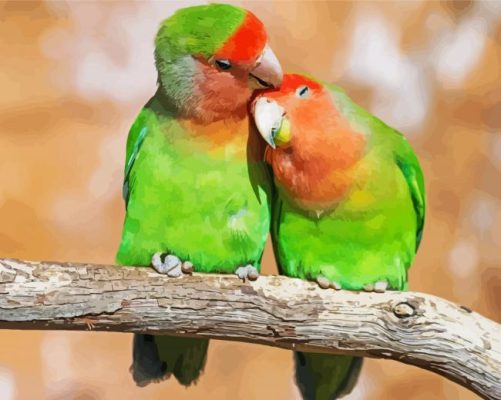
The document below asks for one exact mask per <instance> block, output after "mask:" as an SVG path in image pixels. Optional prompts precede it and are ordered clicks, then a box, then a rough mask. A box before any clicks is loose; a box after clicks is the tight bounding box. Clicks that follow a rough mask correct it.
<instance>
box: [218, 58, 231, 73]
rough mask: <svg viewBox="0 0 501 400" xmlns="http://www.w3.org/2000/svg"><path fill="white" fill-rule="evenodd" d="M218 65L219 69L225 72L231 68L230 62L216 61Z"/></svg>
mask: <svg viewBox="0 0 501 400" xmlns="http://www.w3.org/2000/svg"><path fill="white" fill-rule="evenodd" d="M216 65H217V67H218V68H219V69H222V70H223V71H227V70H229V69H230V68H231V62H230V60H216Z"/></svg>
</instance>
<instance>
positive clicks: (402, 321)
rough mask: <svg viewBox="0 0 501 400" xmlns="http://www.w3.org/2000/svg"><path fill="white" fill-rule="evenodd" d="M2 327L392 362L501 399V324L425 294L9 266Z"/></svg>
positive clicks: (275, 280)
mask: <svg viewBox="0 0 501 400" xmlns="http://www.w3.org/2000/svg"><path fill="white" fill-rule="evenodd" d="M0 328H1V329H53V330H56V329H64V330H86V329H92V330H98V331H116V332H148V333H152V334H168V335H183V336H192V337H206V338H212V339H221V340H237V341H242V342H249V343H258V344H266V345H270V346H276V347H281V348H285V349H294V350H301V351H306V352H328V353H334V354H350V355H358V356H364V357H374V358H389V359H393V360H397V361H401V362H404V363H407V364H411V365H415V366H418V367H421V368H424V369H427V370H430V371H434V372H436V373H438V374H440V375H443V376H445V377H446V378H448V379H451V380H453V381H455V382H457V383H459V384H461V385H463V386H465V387H467V388H468V389H470V390H472V391H473V392H475V393H477V394H478V395H479V396H481V397H483V398H486V399H501V326H500V325H499V324H497V323H495V322H493V321H490V320H488V319H486V318H484V317H482V316H481V315H479V314H477V313H475V312H472V311H471V310H469V309H468V308H466V307H463V306H458V305H455V304H452V303H450V302H448V301H446V300H443V299H440V298H438V297H435V296H431V295H427V294H422V293H413V292H387V293H382V294H379V293H377V294H376V293H358V292H347V291H334V290H333V289H327V290H323V289H320V288H318V287H317V285H315V284H313V283H309V282H305V281H301V280H299V279H291V278H286V277H277V276H268V277H260V278H259V279H258V280H257V281H256V282H245V283H244V282H242V281H240V280H239V279H238V278H236V277H233V276H224V275H202V274H194V275H192V276H184V277H182V278H176V279H172V278H166V277H165V276H162V275H159V274H157V273H156V272H155V271H154V270H152V269H150V268H137V267H136V268H134V267H117V266H99V265H88V264H73V263H56V262H27V261H18V260H9V259H0Z"/></svg>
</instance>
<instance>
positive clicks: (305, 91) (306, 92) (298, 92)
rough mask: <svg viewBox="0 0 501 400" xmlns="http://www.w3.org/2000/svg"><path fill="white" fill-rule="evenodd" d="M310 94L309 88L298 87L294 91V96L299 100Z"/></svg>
mask: <svg viewBox="0 0 501 400" xmlns="http://www.w3.org/2000/svg"><path fill="white" fill-rule="evenodd" d="M309 94H310V88H309V87H308V86H299V87H298V88H297V89H296V96H297V97H301V98H306V97H308V95H309Z"/></svg>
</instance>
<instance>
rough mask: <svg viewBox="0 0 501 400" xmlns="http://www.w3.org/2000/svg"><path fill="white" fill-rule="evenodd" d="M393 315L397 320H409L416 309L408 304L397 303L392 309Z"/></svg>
mask: <svg viewBox="0 0 501 400" xmlns="http://www.w3.org/2000/svg"><path fill="white" fill-rule="evenodd" d="M393 313H394V314H395V315H396V316H397V317H398V318H409V317H412V316H414V315H415V314H416V309H415V308H414V307H413V306H412V305H410V304H409V303H405V302H404V303H398V304H397V305H396V306H395V307H394V308H393Z"/></svg>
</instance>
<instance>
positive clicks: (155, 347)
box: [131, 334, 209, 386]
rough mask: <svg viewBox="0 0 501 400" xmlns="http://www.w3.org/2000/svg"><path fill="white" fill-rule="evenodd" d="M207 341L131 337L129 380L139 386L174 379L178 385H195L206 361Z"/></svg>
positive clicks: (147, 336) (160, 337) (138, 335)
mask: <svg viewBox="0 0 501 400" xmlns="http://www.w3.org/2000/svg"><path fill="white" fill-rule="evenodd" d="M208 346H209V340H206V339H192V338H179V337H171V336H153V335H140V334H136V335H134V342H133V362H132V367H131V371H132V376H133V378H134V381H135V382H136V384H138V385H139V386H144V385H147V384H148V383H150V382H158V381H160V380H163V379H167V378H169V377H170V375H174V376H175V377H176V379H177V380H178V382H179V383H181V384H182V385H185V386H189V385H191V384H192V383H196V381H197V379H198V377H199V376H200V374H201V373H202V371H203V369H204V366H205V361H206V360H207V348H208Z"/></svg>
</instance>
